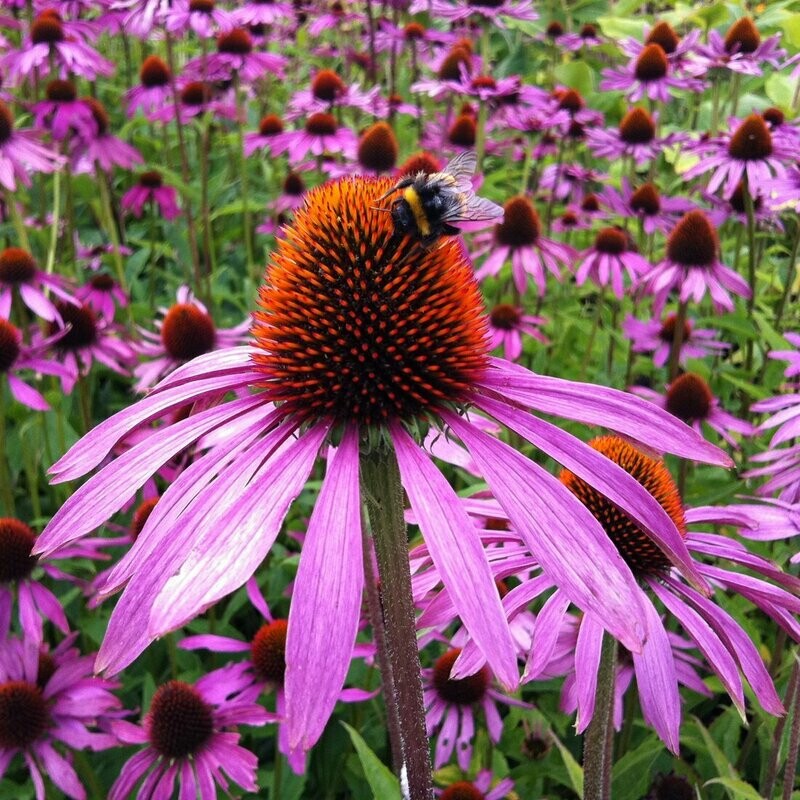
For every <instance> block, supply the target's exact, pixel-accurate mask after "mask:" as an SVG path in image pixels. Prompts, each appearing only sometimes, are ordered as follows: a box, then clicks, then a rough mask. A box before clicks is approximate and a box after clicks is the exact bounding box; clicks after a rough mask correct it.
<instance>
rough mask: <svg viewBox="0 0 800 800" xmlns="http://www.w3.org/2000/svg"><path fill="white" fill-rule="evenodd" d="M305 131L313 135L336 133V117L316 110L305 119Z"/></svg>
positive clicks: (331, 134)
mask: <svg viewBox="0 0 800 800" xmlns="http://www.w3.org/2000/svg"><path fill="white" fill-rule="evenodd" d="M306 133H310V134H312V135H314V136H333V135H334V134H335V133H336V118H335V117H334V116H333V114H326V113H325V112H324V111H318V112H317V113H316V114H312V115H311V116H310V117H309V118H308V119H307V120H306Z"/></svg>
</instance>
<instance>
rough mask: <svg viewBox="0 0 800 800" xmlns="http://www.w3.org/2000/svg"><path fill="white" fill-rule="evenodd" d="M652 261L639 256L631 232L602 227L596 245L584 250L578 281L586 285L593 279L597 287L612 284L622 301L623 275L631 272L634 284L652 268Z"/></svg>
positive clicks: (576, 273)
mask: <svg viewBox="0 0 800 800" xmlns="http://www.w3.org/2000/svg"><path fill="white" fill-rule="evenodd" d="M650 266H651V265H650V262H649V261H648V260H647V259H646V258H645V257H644V256H641V255H639V253H638V252H637V251H636V250H635V246H634V245H633V243H632V242H631V240H630V238H629V236H628V234H627V233H626V232H625V231H624V230H622V229H621V228H603V229H602V230H600V231H598V233H597V236H596V237H595V240H594V244H593V245H592V246H591V247H590V248H588V249H587V250H584V251H583V253H581V255H580V261H579V262H578V263H577V265H576V267H575V282H576V283H577V284H578V286H583V284H584V283H586V281H587V280H591V281H592V282H593V283H595V284H597V285H598V286H608V285H609V284H610V285H611V289H612V291H613V292H614V294H615V295H616V296H617V297H618V298H619V299H620V300H621V299H622V296H623V294H624V286H623V275H624V273H625V272H627V273H628V277H629V278H630V279H631V283H634V284H635V283H636V281H637V280H639V278H640V277H641V276H642V275H643V274H644V273H645V272H646V271H647V270H648V269H649V268H650Z"/></svg>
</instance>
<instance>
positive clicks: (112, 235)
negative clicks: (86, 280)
mask: <svg viewBox="0 0 800 800" xmlns="http://www.w3.org/2000/svg"><path fill="white" fill-rule="evenodd" d="M95 175H96V177H97V185H98V187H99V188H100V212H101V215H102V217H103V225H104V226H105V229H106V232H107V233H108V238H109V239H111V246H112V247H113V248H114V252H113V255H114V268H115V269H116V271H117V280H118V281H119V285H120V287H121V288H122V290H123V291H124V292H125V294H128V282H127V280H126V279H125V266H124V265H123V263H122V252H121V251H120V249H119V248H120V242H119V231H118V230H117V223H116V221H115V220H114V212H113V211H112V209H111V193H110V192H109V190H108V182H107V181H106V174H105V173H104V172H103V170H102V169H100V167H99V166H97V167H96V168H95Z"/></svg>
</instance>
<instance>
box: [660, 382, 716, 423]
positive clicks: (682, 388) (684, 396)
mask: <svg viewBox="0 0 800 800" xmlns="http://www.w3.org/2000/svg"><path fill="white" fill-rule="evenodd" d="M713 402H714V395H712V394H711V389H710V388H709V386H708V384H707V383H706V382H705V381H704V380H703V378H701V377H700V376H699V375H697V374H696V373H694V372H685V373H684V374H683V375H681V376H679V377H677V378H675V380H674V381H673V382H672V383H671V384H670V387H669V389H668V390H667V400H666V404H665V407H666V409H667V411H669V413H670V414H672V415H673V416H676V417H677V418H678V419H682V420H683V421H684V422H689V423H691V422H694V421H695V420H698V419H705V418H706V417H707V416H708V415H709V413H710V412H711V408H712V406H713Z"/></svg>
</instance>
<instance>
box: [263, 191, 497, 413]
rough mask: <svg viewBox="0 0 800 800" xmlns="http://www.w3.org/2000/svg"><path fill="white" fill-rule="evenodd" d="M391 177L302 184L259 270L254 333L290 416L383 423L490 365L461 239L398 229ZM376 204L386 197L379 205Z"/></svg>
mask: <svg viewBox="0 0 800 800" xmlns="http://www.w3.org/2000/svg"><path fill="white" fill-rule="evenodd" d="M393 185H394V181H393V179H391V178H380V179H379V178H364V177H357V178H346V179H343V180H340V181H336V182H332V183H327V184H325V185H323V186H320V187H317V188H316V189H313V190H312V191H311V192H309V194H308V196H307V202H306V205H305V206H304V207H303V208H301V209H300V210H298V212H297V215H296V217H295V221H294V223H293V224H292V225H291V226H289V227H288V228H287V229H286V236H285V238H282V239H280V240H279V241H278V248H277V250H276V251H275V252H274V253H273V255H272V260H271V263H270V264H269V266H268V267H267V272H266V280H265V283H264V285H263V286H262V287H261V289H260V291H259V301H258V302H259V305H260V307H261V309H260V310H259V311H256V313H255V322H254V325H253V331H252V332H253V336H254V337H255V344H256V346H257V347H258V348H260V349H261V351H262V352H260V353H258V354H256V355H255V356H254V360H255V363H256V364H257V367H258V368H259V369H260V371H261V372H262V373H263V374H264V381H263V384H262V385H263V386H264V387H265V388H266V389H267V390H268V391H269V393H270V396H271V397H272V399H273V400H274V401H275V402H277V403H283V404H284V411H285V412H286V414H287V416H288V415H290V414H292V415H295V417H296V418H297V419H300V420H313V419H320V418H327V419H334V420H339V421H347V420H354V421H359V422H362V423H365V424H368V425H369V424H380V423H383V422H385V421H388V420H392V419H398V420H402V421H411V420H414V419H417V418H420V417H422V416H424V415H425V414H427V413H430V412H432V413H436V411H437V409H441V408H443V407H445V406H448V405H451V404H454V403H455V404H458V403H460V402H462V401H463V400H464V399H465V398H466V396H467V393H468V390H469V388H470V387H471V386H472V385H473V384H474V382H475V380H476V379H477V378H479V377H480V375H481V374H482V372H483V371H484V370H485V369H486V366H487V363H488V353H487V340H486V335H487V323H486V320H485V317H484V315H483V303H482V300H481V295H480V290H479V288H478V284H477V282H476V280H475V277H474V274H473V269H472V266H471V264H470V262H469V260H468V258H467V256H466V254H465V252H464V249H463V247H462V246H461V244H460V243H459V242H458V241H457V240H455V239H452V238H448V237H445V238H441V239H439V240H438V241H436V242H435V243H434V244H433V245H432V246H430V247H426V246H424V245H423V244H422V243H421V242H419V241H418V240H417V239H415V238H414V237H411V236H406V235H401V234H399V233H397V232H396V231H395V226H394V222H393V220H392V216H391V214H390V213H389V212H388V208H389V206H388V204H387V203H388V202H391V201H392V200H393V199H395V196H392V197H390V198H388V201H383V202H381V203H379V202H378V198H379V197H381V195H383V194H384V193H385V192H387V191H389V190H390V189H391V188H392V186H393ZM378 206H382V207H381V208H379V207H378Z"/></svg>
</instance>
